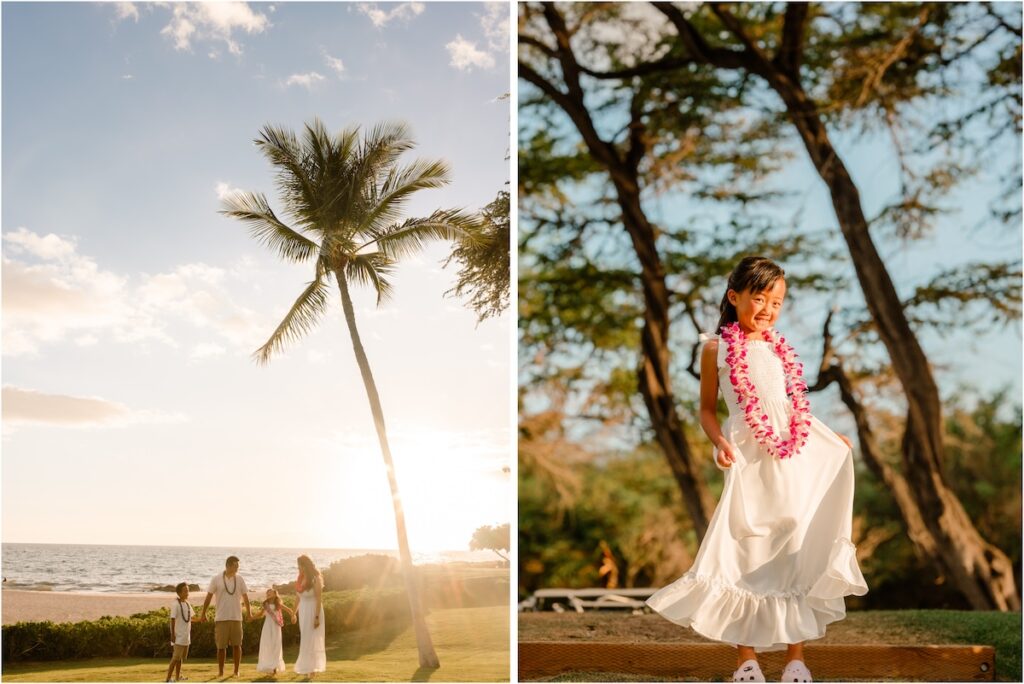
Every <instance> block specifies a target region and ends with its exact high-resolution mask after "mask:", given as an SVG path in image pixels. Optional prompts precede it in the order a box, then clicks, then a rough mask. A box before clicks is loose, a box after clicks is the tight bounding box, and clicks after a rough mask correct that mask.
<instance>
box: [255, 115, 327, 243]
mask: <svg viewBox="0 0 1024 684" xmlns="http://www.w3.org/2000/svg"><path fill="white" fill-rule="evenodd" d="M254 142H255V143H256V147H258V148H259V150H260V151H261V152H262V153H263V156H265V157H266V158H267V160H268V161H270V163H271V164H272V165H273V166H274V167H275V168H276V169H277V175H276V176H275V182H276V184H277V186H278V188H279V189H280V190H281V193H282V196H283V197H282V199H283V200H284V203H285V206H286V207H287V209H288V211H289V213H291V214H292V215H293V216H294V217H295V218H296V219H297V220H299V221H301V222H302V223H304V224H309V223H312V222H313V221H311V220H310V219H309V218H308V217H307V216H306V215H305V214H306V213H307V212H306V210H307V209H309V208H315V207H316V206H317V204H318V202H317V197H316V187H317V185H316V183H315V178H312V177H311V175H310V171H311V169H310V168H309V166H310V163H309V162H310V153H309V150H307V149H306V148H305V147H304V146H303V145H301V144H299V141H298V139H297V138H296V137H295V133H294V132H293V131H290V130H288V129H285V128H283V127H281V126H272V125H269V124H268V125H266V126H264V127H263V128H262V129H261V130H260V137H259V138H257V139H256V140H255V141H254Z"/></svg>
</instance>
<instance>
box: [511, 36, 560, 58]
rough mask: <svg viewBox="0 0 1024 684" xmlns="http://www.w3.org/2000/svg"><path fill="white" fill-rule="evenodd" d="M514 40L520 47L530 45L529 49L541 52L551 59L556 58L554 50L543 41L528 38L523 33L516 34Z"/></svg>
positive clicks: (531, 37)
mask: <svg viewBox="0 0 1024 684" xmlns="http://www.w3.org/2000/svg"><path fill="white" fill-rule="evenodd" d="M516 39H517V40H518V41H519V44H520V45H530V46H531V47H535V48H537V49H538V50H540V51H541V52H543V53H544V54H545V55H547V56H548V57H551V58H552V59H557V58H558V55H557V54H556V53H555V51H554V50H552V49H551V48H550V47H548V46H547V45H545V44H544V42H543V41H541V40H538V39H537V38H534V37H533V36H528V35H526V34H525V33H520V34H518V36H517V38H516Z"/></svg>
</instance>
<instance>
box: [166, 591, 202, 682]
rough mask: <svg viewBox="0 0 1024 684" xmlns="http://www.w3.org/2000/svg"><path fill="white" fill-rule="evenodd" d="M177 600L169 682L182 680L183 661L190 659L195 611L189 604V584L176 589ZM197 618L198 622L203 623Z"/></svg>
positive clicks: (173, 611)
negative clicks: (189, 648)
mask: <svg viewBox="0 0 1024 684" xmlns="http://www.w3.org/2000/svg"><path fill="white" fill-rule="evenodd" d="M174 590H175V592H176V593H177V594H178V598H177V600H175V601H174V603H172V604H171V648H172V649H174V650H173V651H172V653H171V664H170V665H169V666H168V667H167V680H166V681H168V682H175V681H178V680H179V679H181V661H183V660H185V659H186V658H188V646H189V644H191V643H192V619H193V615H194V614H195V611H193V610H192V605H191V604H190V603H189V602H188V583H186V582H182V583H180V584H179V585H178V586H176V587H175V588H174ZM202 621H203V620H202V618H196V622H202ZM172 674H173V677H172Z"/></svg>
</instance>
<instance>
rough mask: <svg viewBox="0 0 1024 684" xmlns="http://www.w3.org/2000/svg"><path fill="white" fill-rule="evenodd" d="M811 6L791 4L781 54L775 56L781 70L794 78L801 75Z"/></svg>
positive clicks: (784, 22)
mask: <svg viewBox="0 0 1024 684" xmlns="http://www.w3.org/2000/svg"><path fill="white" fill-rule="evenodd" d="M809 8H810V4H809V3H806V2H789V3H787V4H786V14H785V17H784V18H783V23H782V41H781V44H780V46H779V52H778V54H776V55H775V63H776V64H778V66H779V68H780V69H783V70H785V71H787V72H788V73H789V74H790V75H791V76H793V77H794V78H795V77H796V76H798V75H799V73H800V63H801V61H802V60H803V55H804V31H805V29H806V28H807V16H808V9H809Z"/></svg>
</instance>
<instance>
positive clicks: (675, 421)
mask: <svg viewBox="0 0 1024 684" xmlns="http://www.w3.org/2000/svg"><path fill="white" fill-rule="evenodd" d="M615 176H616V173H614V172H612V180H613V182H614V183H615V188H616V192H617V195H618V201H619V206H620V207H621V209H622V221H623V224H624V227H625V228H626V231H627V232H628V233H629V237H630V239H631V240H632V242H633V250H634V252H636V256H637V259H638V260H639V261H640V280H641V284H642V287H643V294H644V327H643V330H642V331H641V333H640V349H641V361H640V368H639V370H638V372H637V375H638V380H639V386H640V393H641V394H642V395H643V398H644V404H645V405H646V406H647V413H648V415H649V416H650V419H651V425H652V426H653V427H654V433H655V435H656V436H657V439H658V444H659V445H660V446H661V450H662V452H663V453H664V454H665V458H666V459H668V464H669V467H670V468H671V469H672V475H673V476H674V477H675V479H676V484H678V485H679V489H680V490H681V491H682V494H683V502H684V503H685V505H686V507H687V511H688V512H689V514H690V518H691V520H692V521H693V527H694V530H695V531H696V533H697V540H698V542H699V541H701V540H703V539H704V535H705V534H706V533H707V530H708V524H709V523H710V522H711V516H712V514H713V513H714V510H715V502H714V499H713V498H712V496H711V494H710V492H708V489H707V487H705V486H704V481H703V480H702V479H701V478H700V476H699V473H698V472H697V468H696V463H695V461H694V458H693V452H692V451H691V450H690V444H689V442H688V441H687V439H686V433H684V432H683V422H682V420H681V419H680V418H679V414H678V413H677V411H676V398H675V393H674V392H673V390H672V377H671V375H670V374H669V360H670V358H671V356H670V352H669V348H668V339H669V337H668V336H669V326H670V324H671V321H670V319H669V314H668V307H669V297H668V287H667V286H666V284H665V266H664V264H663V263H662V261H661V256H660V255H659V254H658V250H657V247H655V244H654V243H655V230H654V227H653V226H651V224H650V222H648V220H647V216H646V215H645V214H644V211H643V208H642V207H641V206H640V192H639V188H638V186H637V184H636V182H635V179H634V180H632V181H629V180H624V179H622V178H619V179H616V178H615Z"/></svg>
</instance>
